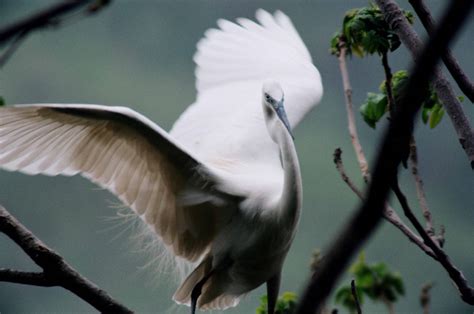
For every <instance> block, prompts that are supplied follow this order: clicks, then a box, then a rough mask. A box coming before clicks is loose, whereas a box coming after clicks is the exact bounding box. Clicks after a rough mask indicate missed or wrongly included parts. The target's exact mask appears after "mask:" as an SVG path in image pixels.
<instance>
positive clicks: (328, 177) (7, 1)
mask: <svg viewBox="0 0 474 314" xmlns="http://www.w3.org/2000/svg"><path fill="white" fill-rule="evenodd" d="M398 2H399V3H400V4H401V5H402V6H403V7H404V8H409V4H408V2H407V1H404V0H399V1H398ZM51 3H54V2H53V1H33V0H31V1H25V0H23V1H18V0H1V1H0V27H1V26H3V25H7V24H8V23H10V22H12V21H15V20H16V19H18V18H21V17H24V16H25V15H28V14H29V13H31V12H35V10H37V9H39V8H43V7H46V6H48V5H49V4H51ZM444 3H445V1H428V4H429V5H430V7H431V8H432V9H433V11H434V12H435V15H436V16H438V14H439V13H440V10H441V9H442V7H443V5H444ZM366 4H367V1H355V0H352V1H342V0H339V1H334V0H324V1H316V0H315V1H303V0H298V1H229V0H222V1H218V0H206V1H192V0H175V1H171V0H167V1H165V0H163V1H125V0H122V1H114V2H113V3H112V4H111V6H110V7H108V8H107V9H106V10H104V11H103V12H101V13H100V14H98V15H97V16H95V17H91V18H86V19H83V20H80V21H77V22H74V23H67V25H65V26H63V27H61V28H59V29H58V30H48V31H46V30H44V31H40V32H35V33H34V34H32V35H31V36H29V37H28V39H27V40H26V41H25V42H24V43H23V44H22V45H21V47H20V48H19V50H18V51H17V52H16V53H15V54H14V56H13V58H12V59H11V60H10V61H9V62H8V63H7V65H6V66H5V67H4V68H3V69H1V70H0V95H1V96H3V97H4V98H5V100H6V102H7V103H8V104H14V103H34V102H63V103H97V104H107V105H125V106H130V107H131V108H133V109H135V110H137V111H139V112H141V113H143V114H145V115H147V116H148V117H150V118H151V119H152V120H154V121H155V122H156V123H158V124H159V125H160V126H162V127H163V128H165V129H169V128H170V127H171V125H172V123H173V121H174V120H175V119H176V118H177V117H178V116H179V114H180V113H181V112H182V111H183V110H184V109H185V108H186V106H187V105H188V104H190V103H192V102H193V100H194V97H195V89H194V74H193V71H194V65H193V62H192V56H193V54H194V51H195V43H196V42H197V41H198V40H199V38H200V37H201V36H202V34H203V32H204V31H205V30H206V29H207V28H210V27H214V26H215V21H216V20H217V19H218V18H226V19H234V18H236V17H239V16H244V17H253V16H254V12H255V10H256V9H257V8H260V7H261V8H264V9H267V10H271V11H273V10H275V9H281V10H283V11H284V12H285V13H286V14H287V15H289V16H290V17H291V18H292V20H293V22H294V24H295V26H296V27H297V29H298V30H299V32H300V34H301V37H302V38H303V40H304V41H305V43H306V44H307V46H308V48H309V50H310V52H311V54H312V56H313V59H314V63H315V64H316V66H317V67H318V68H319V71H320V72H321V75H322V78H323V83H324V87H325V95H324V98H323V100H322V102H321V104H320V105H319V107H318V108H316V109H315V110H314V111H313V112H311V113H310V114H309V115H308V116H307V118H306V120H305V121H304V122H303V123H302V124H301V125H300V126H299V127H298V129H297V130H296V134H295V137H296V145H297V149H298V152H299V156H300V160H301V167H302V171H303V179H304V192H305V196H304V208H303V215H302V219H301V223H300V228H299V231H298V233H297V236H296V239H295V241H294V245H293V247H292V249H291V251H290V253H289V256H288V258H287V260H286V264H285V267H284V272H283V281H282V291H286V290H293V291H296V292H300V291H301V289H302V287H303V283H304V282H305V280H306V278H307V277H308V274H309V267H308V265H309V262H310V257H311V253H312V251H313V250H314V249H315V248H322V249H323V253H324V250H325V248H326V247H328V246H329V245H330V240H331V239H332V238H333V236H334V235H335V234H336V233H337V231H338V230H339V228H340V227H341V226H342V224H343V222H344V221H345V219H346V218H347V217H348V215H349V214H351V212H352V211H353V210H354V209H355V208H356V205H357V204H358V200H357V199H356V197H355V196H354V195H353V193H352V192H351V191H350V190H349V189H348V188H347V187H346V186H345V184H344V183H343V182H342V181H341V180H340V178H339V175H338V173H337V171H336V170H335V169H334V166H333V163H332V153H333V151H334V149H335V148H336V147H341V148H342V149H343V151H344V155H343V157H344V160H345V163H346V167H347V168H348V171H349V173H350V174H351V176H352V178H354V179H356V180H358V182H359V183H360V179H359V177H360V175H359V172H358V169H357V164H356V161H355V158H354V154H353V152H352V147H351V145H350V140H349V136H348V134H347V127H346V115H345V111H344V110H345V109H344V99H343V93H342V86H341V85H342V84H341V79H340V75H339V71H338V65H337V60H336V59H335V58H334V57H333V56H330V55H329V53H328V46H329V40H330V38H331V36H332V35H333V33H334V32H335V31H336V30H338V28H339V27H340V25H341V21H342V16H343V14H344V12H345V11H346V10H348V9H350V8H353V7H358V6H364V5H366ZM415 24H416V28H417V29H418V30H419V31H420V33H423V32H422V30H421V28H420V22H419V21H418V20H417V21H416V22H415ZM473 32H474V22H473V19H471V20H470V22H469V23H468V24H467V25H466V26H465V28H464V30H463V32H462V33H461V35H460V36H459V37H458V39H457V40H456V42H455V44H454V46H453V50H454V53H455V55H456V57H457V58H458V59H459V61H460V63H461V64H462V65H463V67H464V69H465V70H466V72H467V73H468V75H469V76H470V77H474V66H473V64H474V63H473V62H472V61H473V60H472V53H473V50H474V41H473V40H472V39H473V37H472V33H473ZM423 34H424V33H423ZM390 61H391V65H392V69H393V70H394V71H396V70H399V69H402V68H405V67H407V66H408V65H409V64H410V57H409V55H408V53H407V51H406V50H405V48H404V47H402V48H401V49H399V50H398V51H397V52H396V53H395V54H393V55H390ZM349 70H350V73H351V77H352V84H353V89H354V102H355V104H356V106H358V105H359V104H360V103H361V102H362V101H363V100H364V99H365V97H366V93H367V92H368V91H376V89H377V88H378V86H379V84H380V82H381V81H382V79H383V73H382V68H381V66H380V61H379V59H378V58H376V57H374V58H365V59H357V58H353V59H352V61H351V62H350V63H349ZM463 106H464V107H465V110H466V112H467V114H468V115H469V117H470V120H471V122H472V123H473V124H474V121H473V118H472V117H473V116H474V106H473V105H472V104H471V103H469V101H467V100H466V101H465V102H464V104H463ZM357 119H358V121H357V122H358V127H359V130H360V134H361V140H362V144H363V146H364V148H365V149H366V152H367V154H368V156H373V153H374V151H375V147H376V144H377V142H378V139H379V137H380V133H381V129H382V128H383V125H380V126H378V128H377V130H375V131H374V130H372V129H370V128H369V127H368V126H367V125H365V123H363V122H362V120H361V119H360V116H359V115H358V116H357ZM416 136H417V139H418V143H419V154H420V159H421V165H420V168H421V169H420V171H421V173H422V175H423V178H424V180H425V182H426V184H425V186H426V192H427V195H428V202H429V205H430V206H431V209H432V213H433V215H434V219H435V223H436V225H437V226H438V225H439V224H443V225H445V226H446V230H447V231H446V250H447V252H448V253H449V254H450V256H451V257H452V259H453V260H454V261H455V263H456V264H457V265H458V266H459V267H460V268H461V269H463V270H464V272H465V275H466V277H467V279H468V280H470V282H471V284H472V283H474V267H473V265H474V245H473V236H474V228H473V226H474V196H473V192H474V191H473V186H474V184H473V183H474V182H473V179H472V171H471V170H470V168H469V164H468V162H467V159H466V157H465V154H464V152H463V151H462V150H461V148H460V146H459V144H458V142H457V138H456V136H455V133H454V131H453V128H452V126H451V123H450V120H449V118H447V117H446V116H445V118H444V119H443V121H442V123H441V125H440V126H438V127H437V128H436V129H434V130H429V129H428V128H427V127H426V126H423V125H421V124H420V125H418V128H417V131H416ZM371 159H372V158H371ZM402 173H403V174H402V177H403V178H402V181H403V187H404V189H405V190H406V191H407V194H408V196H409V197H410V201H411V203H412V205H413V207H415V208H416V209H418V206H417V202H416V196H415V192H414V185H413V182H412V180H411V177H410V176H409V175H408V174H407V171H402ZM117 202H118V201H117V200H116V199H115V198H114V196H113V195H112V194H110V193H108V192H107V191H101V190H99V189H97V188H96V186H94V185H93V184H91V183H89V182H88V181H87V180H85V179H83V178H81V177H72V178H65V177H56V178H50V177H44V176H35V177H30V176H25V175H21V174H17V173H9V172H5V171H0V204H2V205H4V206H5V207H6V208H7V209H8V210H9V211H10V212H11V213H12V214H13V215H15V216H16V217H17V218H18V219H19V220H20V221H22V222H23V223H24V224H25V225H26V226H27V227H28V228H30V229H31V230H32V231H33V232H34V233H35V234H36V235H37V236H38V237H39V238H40V239H42V240H43V241H44V242H45V243H46V244H48V245H49V246H51V247H52V248H54V249H55V250H57V251H58V252H59V253H61V254H62V255H63V256H64V257H65V258H66V260H67V261H69V262H70V264H71V265H73V266H74V267H75V268H76V269H77V270H79V272H81V273H82V274H83V275H85V276H87V277H88V278H90V279H91V280H93V281H94V282H95V283H97V284H98V285H99V286H100V287H102V288H104V289H105V290H107V291H108V292H109V293H110V294H111V295H112V296H113V297H115V298H116V299H118V300H120V301H121V302H123V303H124V304H126V305H127V306H129V307H130V308H131V309H133V310H136V311H137V312H138V313H188V308H186V307H178V306H175V305H173V302H172V301H171V296H172V293H173V291H174V289H175V288H176V286H177V283H176V282H175V281H174V280H173V278H172V277H171V276H169V275H168V274H160V273H157V272H156V270H155V268H154V267H153V261H152V262H150V259H151V258H153V257H152V256H150V255H151V254H147V252H144V251H143V250H140V248H139V247H137V246H136V245H134V244H133V242H134V241H133V239H132V238H133V228H127V224H126V223H125V224H123V223H122V222H123V221H121V220H120V219H119V220H117V219H114V217H115V216H116V214H115V213H116V209H115V208H113V206H111V204H116V203H117ZM395 206H396V205H395ZM396 208H398V207H397V206H396ZM364 250H365V253H366V258H367V260H368V261H369V262H373V261H385V262H386V263H388V264H389V265H390V266H391V267H392V268H393V269H396V270H399V271H400V272H401V274H402V275H403V277H404V278H405V282H406V285H407V289H406V290H407V292H406V297H405V298H404V299H402V300H401V301H400V302H399V303H398V304H397V305H396V310H397V312H399V313H420V312H421V308H420V306H419V291H420V287H421V285H422V284H423V283H425V282H426V281H433V282H435V287H434V288H433V290H432V312H433V313H472V311H473V309H472V307H468V306H467V305H465V304H464V303H463V302H462V301H460V299H459V297H458V295H457V293H456V291H455V288H454V287H453V286H452V284H451V282H450V280H449V278H448V276H447V275H446V273H445V271H444V270H443V269H442V268H441V267H440V266H439V265H438V264H436V263H435V262H434V261H432V260H431V259H430V258H428V257H427V256H425V255H424V254H423V253H421V251H420V250H419V249H418V248H417V247H415V246H414V245H412V244H411V243H410V242H409V241H408V240H407V239H406V238H405V237H404V236H403V235H402V234H401V233H400V232H399V231H398V230H396V229H395V228H394V227H392V226H391V225H388V224H387V223H385V222H384V223H383V225H382V226H381V227H380V228H379V229H378V231H377V233H376V234H375V236H374V237H372V239H371V240H370V241H369V242H368V243H367V245H365V247H364ZM148 264H151V265H149V266H147V265H148ZM0 267H11V268H15V269H20V270H38V269H37V267H36V266H35V265H34V264H33V263H32V262H30V261H29V259H28V258H27V257H26V255H25V254H23V252H22V251H21V250H20V249H19V248H18V247H16V246H15V245H13V244H12V242H11V241H10V240H9V239H8V238H7V237H5V236H4V235H2V234H0ZM349 280H350V278H349V277H348V276H346V277H344V278H343V279H342V280H341V281H340V284H342V283H348V282H349ZM263 293H264V289H263V288H260V289H258V290H256V291H253V292H251V293H249V294H248V296H247V297H245V299H244V300H243V301H242V302H241V305H239V306H238V307H237V308H235V309H232V310H229V311H227V313H229V314H230V313H253V312H254V310H255V308H256V307H257V305H258V298H259V297H260V295H262V294H263ZM331 303H332V299H331ZM364 308H365V311H364V312H365V313H379V312H385V308H384V307H383V306H382V305H380V304H371V303H367V304H366V305H365V306H364ZM0 312H1V313H32V312H35V313H79V312H81V313H85V312H94V310H93V308H91V307H90V306H89V305H88V304H86V303H84V302H83V301H82V300H80V299H78V298H77V297H75V296H74V295H72V294H70V293H69V292H66V291H64V290H63V289H59V288H38V287H30V286H22V285H15V284H9V283H0ZM216 312H217V311H216Z"/></svg>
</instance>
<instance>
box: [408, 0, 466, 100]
mask: <svg viewBox="0 0 474 314" xmlns="http://www.w3.org/2000/svg"><path fill="white" fill-rule="evenodd" d="M408 2H409V3H410V4H411V6H412V7H413V9H414V10H415V12H416V15H418V17H419V18H420V20H421V23H422V24H423V26H424V27H425V29H426V31H427V32H428V34H430V35H432V34H433V30H434V24H435V23H434V19H433V17H432V16H431V13H430V10H429V9H428V7H427V6H426V4H425V3H424V1H423V0H408ZM441 59H442V60H443V62H444V65H446V68H447V69H448V71H449V73H451V76H452V77H453V78H454V80H455V81H456V83H457V84H458V86H459V88H460V89H461V91H462V92H463V93H464V95H466V97H467V98H469V100H470V101H471V102H474V83H473V82H472V81H471V80H470V79H469V77H468V76H467V75H466V73H464V71H463V70H462V68H461V66H460V65H459V62H458V60H456V58H455V57H454V56H453V54H452V52H451V50H450V49H446V53H444V54H443V55H442V56H441Z"/></svg>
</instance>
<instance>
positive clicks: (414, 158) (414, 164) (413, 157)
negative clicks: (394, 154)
mask: <svg viewBox="0 0 474 314" xmlns="http://www.w3.org/2000/svg"><path fill="white" fill-rule="evenodd" d="M410 166H411V173H412V174H413V178H414V179H415V186H416V195H417V197H418V202H419V203H420V208H421V212H422V213H423V217H425V221H426V232H427V233H428V234H429V235H430V236H431V237H433V236H435V231H434V227H433V221H432V218H431V211H430V209H429V207H428V202H427V201H426V196H425V189H424V188H423V180H422V179H421V176H420V173H419V170H418V152H417V149H416V142H415V138H414V137H412V138H411V141H410Z"/></svg>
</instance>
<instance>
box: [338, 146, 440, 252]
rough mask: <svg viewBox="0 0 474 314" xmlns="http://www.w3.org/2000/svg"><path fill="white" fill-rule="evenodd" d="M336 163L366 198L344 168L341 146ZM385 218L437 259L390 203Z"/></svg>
mask: <svg viewBox="0 0 474 314" xmlns="http://www.w3.org/2000/svg"><path fill="white" fill-rule="evenodd" d="M334 163H335V164H336V169H337V171H338V172H339V174H340V175H341V178H342V180H343V181H344V182H346V184H347V185H348V186H349V187H350V189H351V190H352V191H353V192H354V193H355V194H356V195H357V196H359V198H360V199H361V200H364V194H363V193H362V191H360V190H359V189H358V188H357V187H356V185H355V184H354V182H352V180H351V179H350V178H349V176H348V175H347V173H346V170H345V169H344V164H343V162H342V150H341V149H340V148H338V149H336V150H335V151H334ZM383 218H385V219H386V220H387V221H388V222H390V223H391V224H392V225H394V226H395V227H397V228H398V229H399V230H400V231H401V232H402V233H403V234H404V235H405V236H406V237H407V238H408V239H409V240H410V241H411V242H413V243H414V244H415V245H417V246H418V247H419V248H420V249H421V250H422V251H423V252H425V253H426V254H427V255H428V256H430V257H432V258H433V259H434V260H437V258H436V256H435V255H434V253H433V251H432V250H431V249H430V248H429V247H428V246H426V245H425V244H424V243H423V240H422V239H421V238H420V237H419V236H417V235H416V234H415V233H414V232H413V231H412V230H411V229H410V228H409V227H408V226H407V225H406V224H405V223H404V222H403V221H402V219H401V218H400V216H398V214H397V212H396V211H395V210H394V209H393V208H392V207H391V206H390V205H389V204H388V203H385V208H384V212H383Z"/></svg>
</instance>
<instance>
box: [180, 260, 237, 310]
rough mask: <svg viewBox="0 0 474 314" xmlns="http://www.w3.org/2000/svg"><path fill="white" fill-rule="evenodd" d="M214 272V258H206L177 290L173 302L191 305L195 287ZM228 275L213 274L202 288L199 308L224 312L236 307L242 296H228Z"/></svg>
mask: <svg viewBox="0 0 474 314" xmlns="http://www.w3.org/2000/svg"><path fill="white" fill-rule="evenodd" d="M211 270H212V257H210V256H206V258H204V260H203V261H202V262H201V263H200V264H199V266H198V267H196V268H195V269H194V270H193V271H192V272H191V274H190V275H189V276H188V277H187V278H186V280H185V281H184V282H183V283H182V284H181V286H180V287H179V288H178V290H176V292H175V294H174V296H173V300H174V301H175V302H176V303H179V304H186V305H188V306H189V305H190V304H191V293H192V291H193V289H194V287H195V286H196V285H197V284H198V283H199V282H200V281H201V280H202V279H203V278H204V277H205V276H206V275H207V274H209V272H210V271H211ZM224 277H227V275H226V274H224V273H222V272H216V273H213V275H212V276H211V277H210V278H209V280H208V281H207V282H206V283H205V284H204V286H203V287H202V293H201V295H200V297H199V299H198V302H197V303H198V308H200V309H202V310H211V309H219V310H224V309H227V308H229V307H234V306H236V305H237V304H238V303H239V301H240V296H238V295H237V296H235V295H229V294H226V287H227V285H228V284H229V280H228V278H224Z"/></svg>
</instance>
